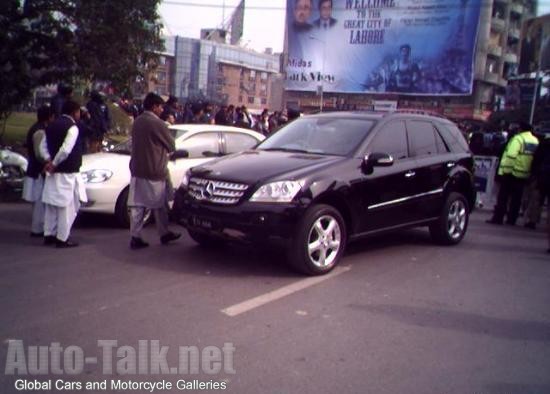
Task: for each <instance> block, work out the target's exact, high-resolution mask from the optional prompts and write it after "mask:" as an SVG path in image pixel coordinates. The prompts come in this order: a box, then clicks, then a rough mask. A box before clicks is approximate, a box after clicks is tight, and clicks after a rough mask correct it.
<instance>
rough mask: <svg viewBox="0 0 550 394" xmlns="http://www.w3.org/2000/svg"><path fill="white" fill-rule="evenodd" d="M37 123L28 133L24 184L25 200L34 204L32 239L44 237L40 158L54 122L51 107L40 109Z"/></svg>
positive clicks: (42, 181)
mask: <svg viewBox="0 0 550 394" xmlns="http://www.w3.org/2000/svg"><path fill="white" fill-rule="evenodd" d="M37 118H38V119H37V120H38V121H37V122H36V123H35V124H33V125H32V126H31V128H30V129H29V131H28V133H27V140H26V145H25V146H26V148H27V152H28V160H29V164H28V166H27V173H26V176H25V181H24V183H23V199H24V200H25V201H29V202H31V203H32V204H33V208H32V223H31V237H42V236H43V235H44V203H43V202H42V190H43V189H44V174H43V169H44V164H45V161H44V159H43V158H42V157H41V156H40V144H41V143H42V140H43V139H44V138H45V137H46V127H47V126H48V124H50V123H51V122H52V121H53V118H54V114H53V112H52V109H51V107H50V106H49V105H43V106H41V107H40V108H38V111H37Z"/></svg>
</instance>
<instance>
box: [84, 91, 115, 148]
mask: <svg viewBox="0 0 550 394" xmlns="http://www.w3.org/2000/svg"><path fill="white" fill-rule="evenodd" d="M86 108H87V109H88V112H89V113H90V120H89V127H90V131H91V135H90V145H89V151H90V152H91V153H96V152H99V151H100V150H101V144H102V142H103V138H104V137H105V134H106V133H107V132H108V131H109V129H110V128H111V113H110V112H109V107H108V106H107V104H105V100H103V96H102V95H101V93H99V92H98V91H97V90H92V92H91V93H90V101H88V103H87V104H86Z"/></svg>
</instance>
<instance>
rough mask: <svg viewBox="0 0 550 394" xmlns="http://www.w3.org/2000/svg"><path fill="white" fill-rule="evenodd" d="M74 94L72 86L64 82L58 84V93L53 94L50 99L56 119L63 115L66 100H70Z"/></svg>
mask: <svg viewBox="0 0 550 394" xmlns="http://www.w3.org/2000/svg"><path fill="white" fill-rule="evenodd" d="M72 95H73V88H72V86H69V85H66V84H64V83H60V84H58V85H57V94H56V95H55V96H53V97H52V99H51V101H50V106H51V107H52V111H53V114H54V117H55V118H56V119H57V118H59V117H60V116H61V113H62V112H63V104H64V103H65V101H67V100H70V99H71V96H72Z"/></svg>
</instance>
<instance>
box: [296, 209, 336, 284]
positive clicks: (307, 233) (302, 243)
mask: <svg viewBox="0 0 550 394" xmlns="http://www.w3.org/2000/svg"><path fill="white" fill-rule="evenodd" d="M346 242H347V232H346V225H345V223H344V219H343V218H342V216H341V215H340V213H339V212H338V211H337V210H336V209H334V208H333V207H331V206H330V205H324V204H318V205H313V206H312V207H310V208H309V209H308V211H307V212H306V214H305V215H304V217H303V218H302V220H301V222H300V225H299V226H298V228H297V231H296V234H295V237H294V238H293V242H292V244H291V246H290V248H289V250H288V254H289V260H290V262H291V264H292V265H293V266H294V267H295V268H296V269H298V270H299V271H301V272H303V273H305V274H308V275H321V274H326V273H327V272H329V271H331V270H332V269H333V268H334V267H335V266H336V265H337V264H338V262H339V260H340V258H341V257H342V255H343V253H344V249H345V247H346Z"/></svg>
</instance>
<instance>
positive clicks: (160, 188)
mask: <svg viewBox="0 0 550 394" xmlns="http://www.w3.org/2000/svg"><path fill="white" fill-rule="evenodd" d="M163 105H164V100H163V99H162V97H160V96H159V95H157V94H155V93H149V94H147V96H146V97H145V100H144V101H143V109H144V112H143V113H142V114H141V115H140V116H138V117H137V118H136V120H135V122H134V124H133V126H132V155H131V159H130V172H131V174H132V179H131V181H130V194H129V196H128V206H129V207H130V209H131V217H130V233H131V237H132V238H131V240H130V249H141V248H145V247H147V246H149V244H148V243H147V242H145V241H144V240H143V238H142V237H141V232H142V230H143V225H144V218H145V210H146V209H151V210H153V213H154V215H155V222H156V225H157V230H158V234H159V236H160V242H161V243H162V244H163V245H164V244H167V243H169V242H170V241H174V240H176V239H178V238H179V237H180V236H181V234H178V233H174V232H172V231H170V230H168V201H169V199H170V198H171V197H172V196H171V195H172V194H173V190H172V186H171V184H170V178H169V173H168V155H169V153H170V152H173V151H174V150H175V142H174V137H173V136H172V134H170V131H169V130H168V127H167V126H166V124H165V123H164V122H163V121H162V120H161V119H160V115H161V114H162V111H163Z"/></svg>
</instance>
